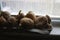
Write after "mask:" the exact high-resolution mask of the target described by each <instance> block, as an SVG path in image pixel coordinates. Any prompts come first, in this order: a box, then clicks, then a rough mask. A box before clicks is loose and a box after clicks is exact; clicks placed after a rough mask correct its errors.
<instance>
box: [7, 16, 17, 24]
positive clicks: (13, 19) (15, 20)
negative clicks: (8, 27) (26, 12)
mask: <svg viewBox="0 0 60 40" xmlns="http://www.w3.org/2000/svg"><path fill="white" fill-rule="evenodd" d="M8 22H9V23H10V24H13V25H14V24H15V23H16V22H17V19H16V18H15V17H13V16H11V17H10V18H8Z"/></svg>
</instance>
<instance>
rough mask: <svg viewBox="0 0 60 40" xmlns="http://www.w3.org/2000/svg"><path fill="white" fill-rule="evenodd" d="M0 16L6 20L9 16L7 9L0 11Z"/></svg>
mask: <svg viewBox="0 0 60 40" xmlns="http://www.w3.org/2000/svg"><path fill="white" fill-rule="evenodd" d="M1 16H3V17H4V18H5V19H6V20H8V18H9V17H10V16H11V15H10V13H9V12H7V11H1Z"/></svg>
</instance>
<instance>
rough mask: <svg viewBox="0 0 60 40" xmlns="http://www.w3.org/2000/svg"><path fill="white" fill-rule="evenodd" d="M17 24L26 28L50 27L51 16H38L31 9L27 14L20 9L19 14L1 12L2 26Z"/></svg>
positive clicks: (0, 21) (0, 20)
mask: <svg viewBox="0 0 60 40" xmlns="http://www.w3.org/2000/svg"><path fill="white" fill-rule="evenodd" d="M7 25H8V26H9V25H10V26H16V25H18V26H19V28H20V27H22V28H24V29H32V28H37V29H50V28H51V27H52V26H51V18H50V17H49V16H48V15H46V16H41V15H40V16H38V15H35V14H34V13H33V12H32V11H29V12H28V13H27V14H26V15H24V13H22V12H21V10H20V11H19V13H18V15H11V14H10V13H9V12H7V11H1V12H0V26H7Z"/></svg>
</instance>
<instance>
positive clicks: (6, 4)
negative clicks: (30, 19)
mask: <svg viewBox="0 0 60 40" xmlns="http://www.w3.org/2000/svg"><path fill="white" fill-rule="evenodd" d="M1 4H2V5H1V6H2V10H3V9H4V10H8V11H9V12H11V14H12V15H13V14H14V15H15V14H17V13H18V11H19V10H22V12H23V13H25V14H26V13H27V12H28V11H33V12H35V14H36V15H46V14H48V15H50V16H55V17H57V16H60V8H59V7H60V5H59V4H60V2H59V1H58V0H13V1H12V0H4V1H3V0H2V3H1Z"/></svg>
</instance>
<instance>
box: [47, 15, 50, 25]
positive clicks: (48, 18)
mask: <svg viewBox="0 0 60 40" xmlns="http://www.w3.org/2000/svg"><path fill="white" fill-rule="evenodd" d="M46 18H47V20H48V23H49V24H50V23H51V18H50V17H49V16H48V15H46Z"/></svg>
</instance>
